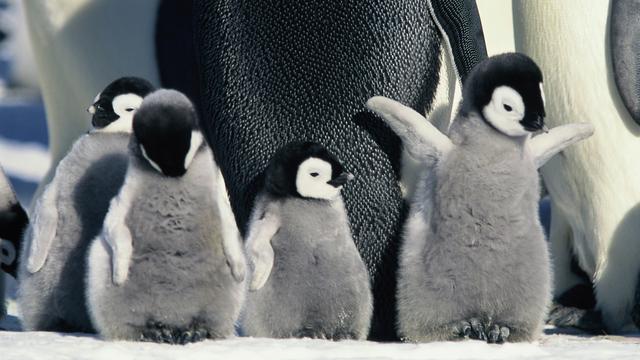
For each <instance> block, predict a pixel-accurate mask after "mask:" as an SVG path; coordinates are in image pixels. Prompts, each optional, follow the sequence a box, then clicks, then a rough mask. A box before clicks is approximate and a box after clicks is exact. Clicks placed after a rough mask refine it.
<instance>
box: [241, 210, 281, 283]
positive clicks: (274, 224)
mask: <svg viewBox="0 0 640 360" xmlns="http://www.w3.org/2000/svg"><path fill="white" fill-rule="evenodd" d="M278 229H280V216H279V215H278V213H277V212H276V211H275V209H273V208H270V207H268V208H267V210H266V211H265V213H264V215H263V216H262V218H261V219H258V220H256V221H255V222H253V224H252V226H251V229H250V230H249V236H248V239H247V249H248V251H247V253H248V255H249V262H250V263H251V264H252V268H253V274H252V276H251V284H250V285H249V290H251V291H256V290H259V289H260V288H262V287H263V286H264V284H265V283H266V282H267V279H269V275H270V274H271V268H273V259H274V254H273V247H271V239H272V238H273V236H274V235H275V234H276V233H277V232H278Z"/></svg>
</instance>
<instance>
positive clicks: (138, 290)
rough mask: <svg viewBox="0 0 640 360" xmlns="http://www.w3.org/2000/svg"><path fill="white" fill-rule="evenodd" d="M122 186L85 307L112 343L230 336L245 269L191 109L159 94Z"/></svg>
mask: <svg viewBox="0 0 640 360" xmlns="http://www.w3.org/2000/svg"><path fill="white" fill-rule="evenodd" d="M133 133H134V137H132V140H131V144H130V147H129V159H130V162H129V167H128V169H127V174H126V177H125V180H124V184H123V185H122V187H121V188H120V190H119V193H118V195H117V197H115V198H114V199H113V200H112V201H111V204H110V206H109V212H108V214H107V216H106V218H105V221H104V227H103V229H102V232H101V233H100V235H99V236H98V237H97V238H96V239H95V240H94V241H93V244H92V246H91V249H90V251H89V257H88V268H89V271H88V275H87V293H86V294H87V301H88V304H89V308H90V313H91V317H92V319H93V321H94V324H95V326H96V329H97V330H98V332H99V333H100V334H101V335H102V336H103V337H105V338H106V339H110V340H134V341H135V340H142V341H154V342H166V343H187V342H192V341H198V340H203V339H205V338H224V337H228V336H231V335H232V334H233V331H234V324H235V321H236V319H237V317H238V314H239V311H240V306H241V302H242V300H243V294H244V283H243V280H244V274H245V260H244V253H243V249H242V245H241V238H240V233H239V231H238V230H237V227H236V224H235V219H234V217H233V213H232V212H231V207H230V205H229V202H228V198H227V193H226V188H225V185H224V179H223V177H222V174H221V173H220V171H219V169H218V168H217V166H216V164H215V162H214V159H213V154H212V152H211V150H210V149H209V147H208V146H207V145H206V143H204V141H203V137H202V135H201V134H200V132H199V130H198V129H197V116H196V112H195V109H194V107H193V105H192V104H191V102H190V101H189V100H188V99H187V98H186V96H184V95H183V94H181V93H179V92H177V91H174V90H158V91H156V92H154V93H152V94H151V95H149V96H148V97H147V98H145V100H144V102H143V103H142V106H141V108H140V109H139V110H138V112H137V113H136V115H135V118H134V123H133Z"/></svg>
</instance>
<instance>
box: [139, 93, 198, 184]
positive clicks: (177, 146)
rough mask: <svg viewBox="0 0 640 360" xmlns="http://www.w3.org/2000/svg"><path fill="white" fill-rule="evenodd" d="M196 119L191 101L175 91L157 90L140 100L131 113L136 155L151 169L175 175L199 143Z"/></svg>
mask: <svg viewBox="0 0 640 360" xmlns="http://www.w3.org/2000/svg"><path fill="white" fill-rule="evenodd" d="M197 124H198V118H197V115H196V110H195V108H194V106H193V104H192V103H191V101H190V100H189V99H188V98H187V97H186V96H185V95H184V94H182V93H181V92H179V91H175V90H158V91H155V92H153V93H151V94H150V95H148V96H147V97H145V98H144V100H143V101H142V105H140V108H139V109H138V111H136V113H135V115H134V116H133V134H134V136H135V139H136V140H137V144H138V146H139V148H140V154H141V155H142V157H144V159H145V160H146V162H148V163H149V165H150V166H151V167H153V168H154V169H155V170H157V171H158V172H160V173H161V174H164V175H166V176H171V177H178V176H182V175H184V174H185V173H186V172H187V169H188V168H189V164H191V161H192V160H193V157H194V156H195V155H196V152H197V150H198V149H199V148H200V147H201V146H202V134H201V133H200V131H199V130H198V125H197Z"/></svg>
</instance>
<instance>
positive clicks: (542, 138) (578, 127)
mask: <svg viewBox="0 0 640 360" xmlns="http://www.w3.org/2000/svg"><path fill="white" fill-rule="evenodd" d="M593 131H594V129H593V125H591V124H590V123H578V124H566V125H562V126H558V127H555V128H553V129H551V130H549V132H547V133H542V134H540V135H537V136H534V137H533V138H532V139H531V143H530V149H531V152H532V153H533V157H534V161H535V164H536V167H537V168H539V167H541V166H542V165H544V164H545V163H546V162H547V161H549V159H551V158H552V157H553V156H554V155H555V154H557V153H559V152H560V151H562V150H563V149H565V148H566V147H567V146H569V145H571V144H573V143H576V142H578V141H580V140H583V139H586V138H588V137H589V136H591V135H592V134H593Z"/></svg>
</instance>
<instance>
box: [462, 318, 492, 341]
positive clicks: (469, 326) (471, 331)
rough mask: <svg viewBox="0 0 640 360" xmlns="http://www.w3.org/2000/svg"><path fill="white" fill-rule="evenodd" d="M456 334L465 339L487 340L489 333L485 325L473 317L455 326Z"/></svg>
mask: <svg viewBox="0 0 640 360" xmlns="http://www.w3.org/2000/svg"><path fill="white" fill-rule="evenodd" d="M454 334H456V335H458V336H460V337H463V338H465V339H473V340H482V341H486V340H487V333H486V331H485V326H484V324H482V322H481V321H480V320H479V319H477V318H471V319H469V320H463V321H461V322H460V323H459V324H458V325H456V326H455V329H454Z"/></svg>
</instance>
